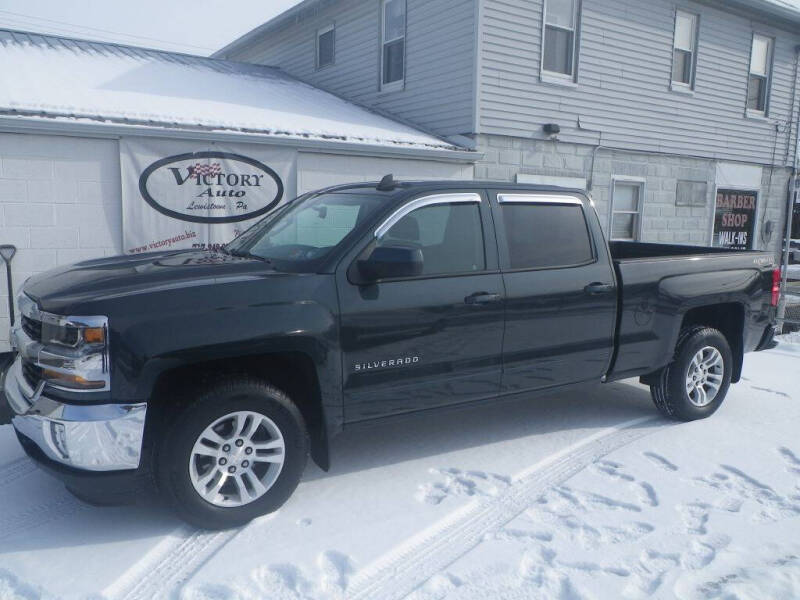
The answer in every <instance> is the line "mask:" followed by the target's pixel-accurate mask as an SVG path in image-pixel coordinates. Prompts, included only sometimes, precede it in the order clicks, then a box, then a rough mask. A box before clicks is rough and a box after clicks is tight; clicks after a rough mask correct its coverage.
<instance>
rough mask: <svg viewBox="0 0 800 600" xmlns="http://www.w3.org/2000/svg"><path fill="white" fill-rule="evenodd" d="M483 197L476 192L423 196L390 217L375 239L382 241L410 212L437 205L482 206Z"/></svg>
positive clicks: (381, 226) (378, 230) (377, 232)
mask: <svg viewBox="0 0 800 600" xmlns="http://www.w3.org/2000/svg"><path fill="white" fill-rule="evenodd" d="M480 202H481V195H480V194H477V193H474V192H464V193H458V194H434V195H431V196H423V197H421V198H417V199H416V200H412V201H411V202H409V203H407V204H404V205H403V206H401V207H400V208H398V209H397V210H396V211H394V212H393V213H392V214H391V215H389V217H388V218H387V219H386V220H385V221H384V222H383V223H382V224H381V225H380V226H379V227H378V228H377V229H376V230H375V239H377V240H379V239H381V238H382V237H383V236H384V235H386V233H388V231H389V230H390V229H391V228H392V227H394V225H395V224H397V222H398V221H399V220H400V219H402V218H403V217H405V216H406V215H407V214H409V213H410V212H413V211H415V210H417V209H418V208H423V207H425V206H434V205H437V204H480Z"/></svg>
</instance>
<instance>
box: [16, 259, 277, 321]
mask: <svg viewBox="0 0 800 600" xmlns="http://www.w3.org/2000/svg"><path fill="white" fill-rule="evenodd" d="M274 274H277V272H276V271H275V270H274V269H271V268H270V266H269V264H268V263H265V262H263V261H261V260H258V259H252V258H246V257H235V256H230V255H228V254H222V253H219V252H209V251H205V250H185V251H171V252H151V253H147V254H138V255H132V256H114V257H110V258H101V259H97V260H88V261H84V262H80V263H76V264H73V265H69V266H65V267H59V268H57V269H53V270H51V271H47V272H45V273H41V274H39V275H35V276H33V277H31V278H30V279H28V280H27V281H26V282H25V285H24V287H23V291H24V292H25V294H27V295H28V296H30V297H31V298H32V299H34V300H36V301H37V302H38V304H39V307H40V308H41V309H42V310H44V311H47V312H52V313H55V314H66V312H69V314H73V315H75V314H80V313H79V312H78V313H76V312H74V311H75V310H79V307H80V306H81V305H83V304H88V303H94V302H97V301H102V300H107V299H110V298H119V297H121V296H127V295H134V294H142V293H149V292H155V291H158V290H161V289H170V288H174V287H187V286H192V285H204V284H210V283H222V282H224V281H225V280H232V281H233V280H241V279H242V278H259V277H264V276H268V275H274Z"/></svg>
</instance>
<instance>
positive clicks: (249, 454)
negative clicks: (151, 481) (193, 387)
mask: <svg viewBox="0 0 800 600" xmlns="http://www.w3.org/2000/svg"><path fill="white" fill-rule="evenodd" d="M307 456H308V436H307V434H306V430H305V425H304V423H303V418H302V416H301V415H300V412H299V410H298V409H297V407H296V406H295V405H294V403H292V401H291V400H290V399H289V398H288V397H287V396H286V395H285V394H284V393H283V392H281V391H280V390H278V389H276V388H274V387H272V386H270V385H268V384H266V383H263V382H261V381H258V380H254V379H249V378H235V379H228V380H224V381H221V382H218V383H216V384H214V385H211V386H209V387H208V389H205V390H203V391H202V392H201V393H200V394H198V397H197V399H196V400H195V401H194V402H192V403H191V404H189V405H188V406H187V407H186V408H185V409H184V410H183V411H182V412H181V414H180V415H178V416H177V417H176V419H175V420H174V421H173V423H172V425H171V426H170V428H169V431H168V432H167V435H166V436H165V437H164V439H163V440H162V441H161V447H160V451H159V452H158V454H157V459H156V460H157V464H156V475H157V479H158V484H159V489H160V491H161V492H162V494H163V495H164V496H166V497H167V499H168V500H169V501H170V503H171V504H172V506H173V508H174V509H175V511H176V512H177V513H178V516H180V517H181V518H182V519H183V520H185V521H187V522H188V523H190V524H192V525H195V526H197V527H200V528H203V529H225V528H229V527H236V526H239V525H243V524H245V523H247V522H248V521H250V520H252V519H254V518H256V517H258V516H261V515H264V514H267V513H270V512H273V511H275V510H277V509H278V508H279V507H280V506H281V505H282V504H283V503H284V502H286V500H288V498H289V496H291V494H292V492H293V491H294V490H295V488H296V487H297V484H298V483H299V482H300V477H301V475H302V473H303V469H304V468H305V464H306V460H307Z"/></svg>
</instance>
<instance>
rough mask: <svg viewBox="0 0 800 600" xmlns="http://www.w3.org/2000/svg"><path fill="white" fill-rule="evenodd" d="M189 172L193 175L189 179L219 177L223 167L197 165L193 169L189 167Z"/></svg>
mask: <svg viewBox="0 0 800 600" xmlns="http://www.w3.org/2000/svg"><path fill="white" fill-rule="evenodd" d="M189 172H190V173H191V175H189V177H193V178H194V179H197V178H199V177H205V176H206V175H211V176H214V175H219V174H220V173H222V165H220V164H219V163H212V164H210V165H209V164H203V163H197V164H196V165H194V166H193V167H189Z"/></svg>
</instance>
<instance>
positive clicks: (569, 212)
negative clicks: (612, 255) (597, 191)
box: [500, 202, 594, 269]
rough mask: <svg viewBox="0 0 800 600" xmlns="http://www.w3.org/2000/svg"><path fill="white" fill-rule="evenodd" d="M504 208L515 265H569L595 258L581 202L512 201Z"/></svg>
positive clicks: (502, 205)
mask: <svg viewBox="0 0 800 600" xmlns="http://www.w3.org/2000/svg"><path fill="white" fill-rule="evenodd" d="M500 210H501V213H502V215H503V226H504V227H505V233H506V240H507V243H508V254H509V259H510V262H511V268H512V269H537V268H547V267H568V266H574V265H581V264H585V263H588V262H590V261H592V260H593V258H594V254H593V252H592V243H591V240H590V238H589V229H588V227H587V225H586V217H585V216H584V214H583V208H582V207H581V206H580V205H578V204H543V203H538V202H537V203H530V204H527V203H512V202H508V203H502V204H501V205H500Z"/></svg>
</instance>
